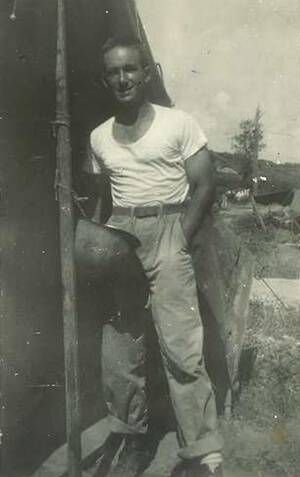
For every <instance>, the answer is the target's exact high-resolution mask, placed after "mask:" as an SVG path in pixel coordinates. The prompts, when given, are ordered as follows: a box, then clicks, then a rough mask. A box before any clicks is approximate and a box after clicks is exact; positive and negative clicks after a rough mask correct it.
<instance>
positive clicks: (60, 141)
mask: <svg viewBox="0 0 300 477" xmlns="http://www.w3.org/2000/svg"><path fill="white" fill-rule="evenodd" d="M65 30H66V25H65V0H58V3H57V61H56V121H55V122H56V134H57V136H56V137H57V146H56V157H57V171H58V177H57V179H58V183H57V188H58V200H59V218H60V253H61V275H62V288H63V323H64V353H65V396H66V433H67V446H68V473H69V477H80V476H81V470H80V462H81V438H80V435H81V434H80V395H79V360H78V323H77V321H78V320H77V307H76V277H75V264H74V219H73V201H72V190H71V189H72V151H71V140H70V118H69V104H68V82H67V59H66V31H65Z"/></svg>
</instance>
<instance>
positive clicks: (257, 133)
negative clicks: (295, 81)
mask: <svg viewBox="0 0 300 477" xmlns="http://www.w3.org/2000/svg"><path fill="white" fill-rule="evenodd" d="M261 118H262V112H261V110H260V107H259V106H257V108H256V112H255V116H254V118H253V119H246V120H243V121H241V122H240V133H239V134H236V135H235V136H234V137H233V138H232V148H233V151H234V152H236V153H238V154H242V155H243V156H244V157H245V159H246V160H247V162H248V167H247V169H248V171H247V172H248V176H249V178H250V177H251V186H250V198H251V203H252V207H253V212H254V214H255V215H256V217H257V219H258V221H259V223H260V224H261V227H262V229H263V230H264V231H266V226H265V224H264V221H263V218H262V217H261V216H260V214H259V212H258V209H257V207H256V203H255V198H254V196H255V194H257V191H258V181H259V171H258V159H259V153H260V151H261V150H262V149H264V147H265V143H264V142H263V138H264V131H263V126H262V122H261Z"/></svg>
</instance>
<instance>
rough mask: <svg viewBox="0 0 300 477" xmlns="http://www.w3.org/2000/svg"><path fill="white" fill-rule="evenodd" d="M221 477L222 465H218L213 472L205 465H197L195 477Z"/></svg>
mask: <svg viewBox="0 0 300 477" xmlns="http://www.w3.org/2000/svg"><path fill="white" fill-rule="evenodd" d="M196 476H197V477H223V469H222V464H219V465H218V467H216V469H215V470H214V471H212V470H210V468H209V467H208V465H207V464H200V465H199V473H198V474H195V477H196Z"/></svg>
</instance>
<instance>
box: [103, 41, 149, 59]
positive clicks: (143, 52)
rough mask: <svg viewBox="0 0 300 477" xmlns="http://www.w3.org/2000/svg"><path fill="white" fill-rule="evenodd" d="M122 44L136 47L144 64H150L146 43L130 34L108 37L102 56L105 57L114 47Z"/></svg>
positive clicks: (122, 45)
mask: <svg viewBox="0 0 300 477" xmlns="http://www.w3.org/2000/svg"><path fill="white" fill-rule="evenodd" d="M118 46H121V47H125V48H134V49H135V50H137V51H138V52H139V55H140V59H141V62H142V65H143V66H147V64H148V55H147V53H146V49H145V45H144V44H143V43H142V42H141V41H140V40H138V39H137V38H135V37H130V36H122V37H121V36H119V37H117V36H114V37H111V38H108V40H106V42H105V43H104V45H102V47H101V54H102V58H104V55H105V54H106V53H107V52H108V51H110V50H113V49H114V48H116V47H118Z"/></svg>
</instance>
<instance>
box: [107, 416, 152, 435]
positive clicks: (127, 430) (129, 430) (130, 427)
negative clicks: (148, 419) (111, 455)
mask: <svg viewBox="0 0 300 477" xmlns="http://www.w3.org/2000/svg"><path fill="white" fill-rule="evenodd" d="M108 423H109V427H110V430H111V432H115V433H117V434H145V433H146V432H147V429H148V425H147V423H145V422H138V423H135V424H128V423H126V422H123V421H120V419H118V418H117V417H116V416H109V417H108Z"/></svg>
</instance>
